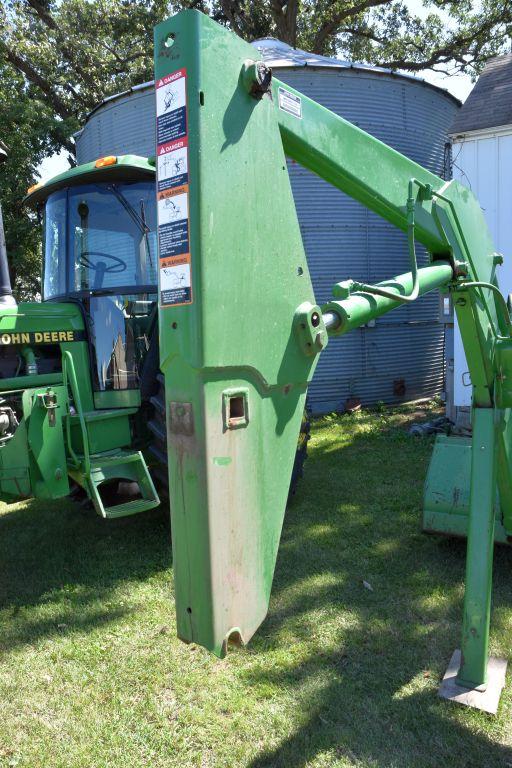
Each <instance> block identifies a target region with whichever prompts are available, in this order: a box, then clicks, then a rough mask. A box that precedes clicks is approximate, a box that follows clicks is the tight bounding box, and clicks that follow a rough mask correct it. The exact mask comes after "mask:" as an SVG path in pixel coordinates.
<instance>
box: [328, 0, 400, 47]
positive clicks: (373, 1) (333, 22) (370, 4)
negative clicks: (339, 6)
mask: <svg viewBox="0 0 512 768" xmlns="http://www.w3.org/2000/svg"><path fill="white" fill-rule="evenodd" d="M390 2H391V0H363V2H362V3H359V4H358V5H353V6H352V7H351V8H344V9H343V10H342V11H340V12H339V13H336V14H335V15H334V16H332V17H331V18H330V19H329V21H324V23H323V24H322V25H321V26H320V28H319V30H318V31H317V33H316V35H315V37H314V39H313V53H323V51H324V47H325V43H326V41H327V40H328V38H329V37H331V36H332V35H334V34H336V32H337V31H338V30H339V31H340V32H341V31H342V30H341V29H340V27H341V26H342V23H343V21H344V20H345V19H350V18H353V17H354V16H357V15H359V14H360V13H364V11H368V10H370V8H376V7H377V6H379V5H388V4H389V3H390Z"/></svg>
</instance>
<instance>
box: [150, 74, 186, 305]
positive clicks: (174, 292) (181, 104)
mask: <svg viewBox="0 0 512 768" xmlns="http://www.w3.org/2000/svg"><path fill="white" fill-rule="evenodd" d="M186 82H187V72H186V70H185V69H179V70H178V71H177V72H173V73H172V74H170V75H167V76H166V77H162V78H160V79H159V80H157V81H156V139H157V207H158V253H159V259H160V270H159V272H160V282H159V285H160V306H162V307H168V306H177V305H180V304H190V303H191V302H192V272H191V258H190V241H189V213H188V199H189V186H188V185H189V178H188V140H187V130H188V127H187V95H186Z"/></svg>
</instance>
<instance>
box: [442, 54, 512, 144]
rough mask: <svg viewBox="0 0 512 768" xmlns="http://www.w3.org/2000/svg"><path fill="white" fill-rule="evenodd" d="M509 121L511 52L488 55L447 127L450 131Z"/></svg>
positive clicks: (511, 120)
mask: <svg viewBox="0 0 512 768" xmlns="http://www.w3.org/2000/svg"><path fill="white" fill-rule="evenodd" d="M503 125H512V53H507V54H505V55H504V56H496V58H494V59H490V61H488V63H487V64H486V66H485V69H484V71H483V72H482V74H481V75H480V77H479V78H478V81H477V83H476V85H475V87H474V88H473V90H472V91H471V93H470V94H469V96H468V98H467V100H466V103H465V104H464V105H463V107H462V109H461V110H460V112H459V113H458V114H457V116H456V118H455V120H454V121H453V125H452V127H451V128H450V133H451V134H452V135H456V134H460V133H467V132H468V131H479V130H483V129H485V128H498V127H499V126H503Z"/></svg>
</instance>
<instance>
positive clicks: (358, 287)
mask: <svg viewBox="0 0 512 768" xmlns="http://www.w3.org/2000/svg"><path fill="white" fill-rule="evenodd" d="M416 183H417V182H416V179H411V180H410V181H409V196H408V198H407V244H408V247H409V262H410V265H411V274H412V289H411V292H410V293H408V294H407V295H405V296H404V295H402V294H400V293H397V292H396V291H393V290H390V289H388V288H383V287H382V286H380V285H369V284H368V283H360V282H357V281H353V283H352V287H351V290H353V291H362V292H363V293H373V294H375V295H377V296H384V298H386V299H391V300H392V301H399V302H402V303H403V304H408V303H410V302H412V301H415V300H416V299H417V298H418V294H419V287H420V285H419V278H418V260H417V258H416V244H415V242H414V229H415V220H414V203H415V200H414V185H415V184H416Z"/></svg>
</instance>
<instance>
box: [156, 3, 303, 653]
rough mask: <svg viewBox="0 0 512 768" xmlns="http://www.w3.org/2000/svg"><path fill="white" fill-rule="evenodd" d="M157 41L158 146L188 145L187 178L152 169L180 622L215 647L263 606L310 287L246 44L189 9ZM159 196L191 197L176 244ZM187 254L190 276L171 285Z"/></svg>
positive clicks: (267, 109) (275, 139) (289, 451)
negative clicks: (249, 80)
mask: <svg viewBox="0 0 512 768" xmlns="http://www.w3.org/2000/svg"><path fill="white" fill-rule="evenodd" d="M166 43H167V45H166ZM169 43H172V45H169ZM155 52H156V53H155V81H156V87H157V92H158V94H157V105H158V104H160V106H157V111H159V117H158V121H159V123H158V128H157V134H158V144H159V146H158V148H157V156H160V158H162V156H163V155H165V154H170V152H172V151H174V149H173V147H174V148H175V149H180V147H178V146H177V145H176V144H173V142H180V141H181V142H182V143H183V140H185V142H184V143H185V144H188V183H187V184H185V185H184V186H183V185H182V186H181V187H178V188H176V187H175V188H174V189H173V188H172V187H167V189H165V187H166V186H167V184H168V183H169V181H168V180H166V178H165V177H164V174H163V173H161V174H160V179H159V182H160V191H159V198H160V200H159V207H160V210H159V222H160V257H161V258H160V266H161V270H160V271H161V276H160V296H161V307H160V352H161V368H162V371H163V373H164V374H165V389H166V407H167V431H168V455H169V486H170V496H171V499H170V506H171V518H172V531H173V555H174V575H175V589H176V609H177V617H178V634H179V636H180V637H181V638H182V639H184V640H186V641H191V642H192V641H193V642H198V643H200V644H202V645H204V646H206V647H207V648H209V649H211V650H212V651H213V652H214V653H216V654H219V655H222V654H224V653H225V650H226V644H227V639H228V637H230V636H231V637H233V638H234V639H242V640H243V641H247V640H249V638H250V637H251V635H252V634H253V633H254V632H255V631H256V629H257V628H258V626H259V624H260V623H261V621H262V620H263V618H264V616H265V614H266V612H267V606H268V600H269V595H270V589H271V584H272V577H273V572H274V566H275V561H276V555H277V548H278V542H279V537H280V532H281V526H282V521H283V515H284V509H285V505H286V499H287V494H288V487H289V482H290V475H291V470H292V465H293V458H294V453H295V447H296V442H297V437H298V433H299V428H300V422H301V418H302V411H303V407H304V401H305V394H306V387H307V382H308V380H309V379H310V378H311V376H312V374H313V370H314V367H315V359H316V358H315V356H314V355H306V354H304V352H303V351H302V349H301V346H300V343H299V339H298V337H297V335H296V333H295V330H294V315H295V312H296V310H297V308H298V307H299V305H302V304H303V303H305V302H313V301H314V297H313V290H312V286H311V282H310V278H309V274H308V268H307V264H306V259H305V255H304V250H303V246H302V242H301V236H300V231H299V226H298V223H297V218H296V214H295V209H294V203H293V198H292V194H291V189H290V183H289V179H288V173H287V170H286V162H285V156H284V152H283V147H282V143H281V139H280V135H279V129H278V125H277V120H276V114H275V109H274V106H273V104H272V102H271V100H270V99H269V98H268V97H264V98H263V99H262V100H260V101H257V100H255V99H253V98H252V97H251V96H250V95H249V94H248V92H247V91H246V90H245V88H244V86H243V84H242V69H243V65H244V61H245V60H246V59H249V58H252V57H254V54H255V51H254V48H252V47H251V46H249V45H248V44H246V43H244V42H243V41H242V40H240V39H239V38H237V37H235V36H234V35H233V34H231V33H230V32H227V31H226V30H224V29H222V28H221V27H219V26H218V25H217V24H215V23H214V22H212V21H211V20H210V19H208V18H207V17H206V16H204V15H203V14H201V13H199V12H197V11H186V12H183V13H180V14H178V15H177V16H175V17H174V18H173V19H170V20H168V21H166V22H164V23H163V24H161V25H159V26H158V27H157V28H156V31H155ZM173 86H174V90H173ZM184 89H185V92H186V104H185V103H184V99H183V90H184ZM176 94H177V95H176ZM173 99H174V102H173ZM166 100H167V101H168V102H170V105H169V107H166V106H165V101H166ZM185 110H186V115H185ZM164 159H165V158H164ZM170 183H172V180H171V182H170ZM169 189H170V190H171V191H170V192H169ZM177 194H179V195H186V196H188V201H186V198H183V197H181V198H179V199H178V200H176V195H177ZM169 197H170V198H173V197H174V198H175V202H179V204H180V205H181V206H183V205H184V204H185V203H186V202H188V225H189V237H188V238H187V239H188V242H186V244H185V246H183V245H181V253H177V254H176V250H177V251H180V247H179V246H178V248H177V249H174V251H173V245H172V239H173V232H175V231H176V230H178V229H179V228H178V227H174V225H173V224H172V221H171V222H169V220H168V219H167V218H166V216H167V214H166V209H165V208H164V205H165V201H166V199H169ZM162 209H163V210H162ZM167 210H169V209H167ZM185 237H186V235H185ZM169 241H171V245H169ZM184 247H185V251H184V250H183V248H184ZM180 264H181V267H180ZM188 264H190V265H191V266H190V269H191V285H190V284H188V285H187V284H186V282H187V280H186V279H185V281H184V282H183V284H182V285H183V290H181V289H180V290H178V289H173V288H172V283H171V282H170V277H171V276H172V275H173V274H174V272H175V271H176V272H178V271H179V269H180V268H181V270H182V273H181V274H182V275H183V274H184V275H185V278H187V275H186V272H187V269H188V267H187V265H188ZM183 265H185V266H183ZM165 270H168V272H167V273H166V272H165ZM169 286H170V287H169ZM180 303H181V306H180V305H179V304H180Z"/></svg>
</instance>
